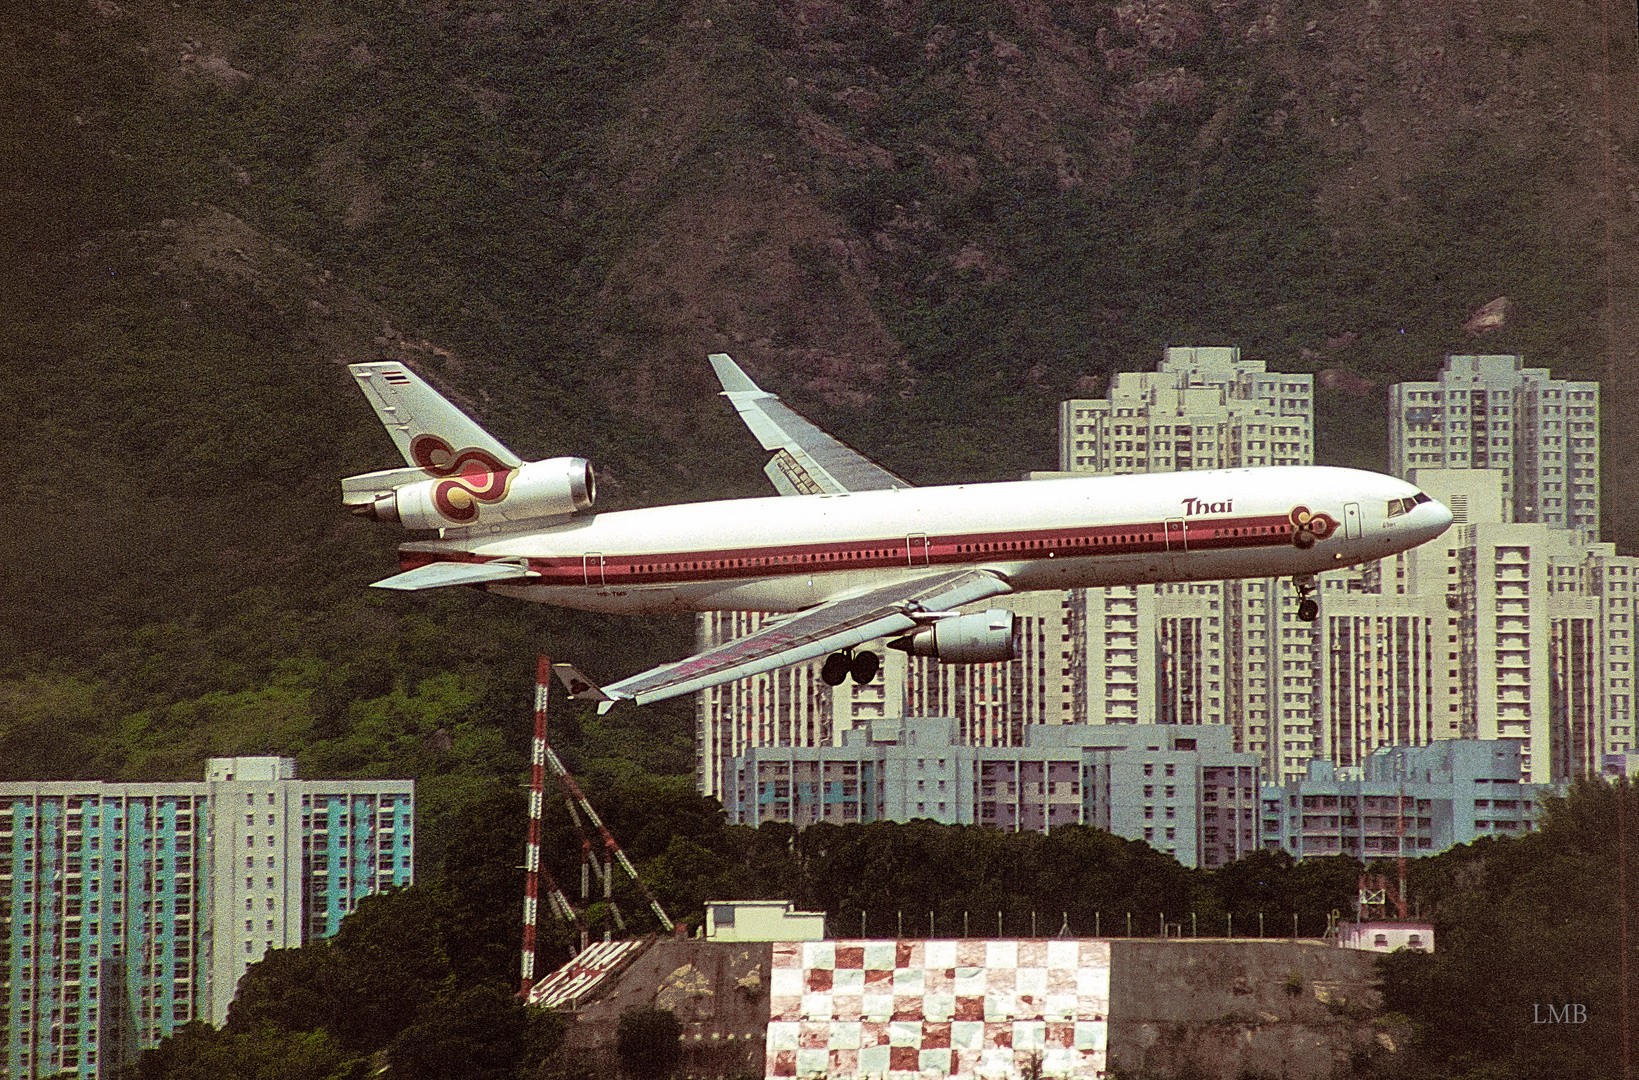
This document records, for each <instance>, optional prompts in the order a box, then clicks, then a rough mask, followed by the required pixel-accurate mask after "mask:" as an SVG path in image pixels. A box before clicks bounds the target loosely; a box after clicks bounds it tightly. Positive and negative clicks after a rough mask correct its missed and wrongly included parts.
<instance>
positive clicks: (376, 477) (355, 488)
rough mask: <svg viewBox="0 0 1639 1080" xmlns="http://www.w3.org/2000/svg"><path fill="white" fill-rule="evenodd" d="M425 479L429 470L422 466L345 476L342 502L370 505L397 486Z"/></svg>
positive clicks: (342, 487)
mask: <svg viewBox="0 0 1639 1080" xmlns="http://www.w3.org/2000/svg"><path fill="white" fill-rule="evenodd" d="M425 479H427V470H425V469H423V468H421V467H420V466H413V467H411V468H407V469H382V470H381V471H379V472H371V473H362V474H360V475H359V476H348V477H343V478H342V482H341V504H342V505H343V506H369V505H370V504H371V503H373V502H375V501H376V499H377V498H378V497H380V496H382V495H387V494H390V493H391V492H392V491H393V490H394V489H395V488H400V487H403V486H405V485H406V484H415V483H419V482H420V481H422V480H425Z"/></svg>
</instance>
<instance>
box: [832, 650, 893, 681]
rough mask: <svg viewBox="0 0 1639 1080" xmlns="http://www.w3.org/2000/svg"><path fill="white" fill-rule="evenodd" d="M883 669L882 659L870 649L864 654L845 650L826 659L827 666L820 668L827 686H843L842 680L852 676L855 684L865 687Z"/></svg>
mask: <svg viewBox="0 0 1639 1080" xmlns="http://www.w3.org/2000/svg"><path fill="white" fill-rule="evenodd" d="M881 667H882V658H881V657H880V656H878V655H877V654H876V653H874V652H871V651H870V650H868V649H867V650H865V651H862V652H854V650H852V649H844V650H843V651H841V652H834V653H832V654H831V655H830V656H827V657H826V658H825V666H824V667H822V668H820V679H821V681H823V682H824V683H825V685H826V686H841V685H842V680H844V679H846V678H847V677H848V676H849V675H852V676H853V677H854V682H856V683H858V684H859V685H860V686H864V685H865V684H866V683H868V682H870V681H871V680H872V679H874V678H876V673H877V671H878V670H880V669H881Z"/></svg>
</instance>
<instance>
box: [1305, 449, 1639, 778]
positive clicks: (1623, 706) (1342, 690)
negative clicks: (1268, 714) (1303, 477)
mask: <svg viewBox="0 0 1639 1080" xmlns="http://www.w3.org/2000/svg"><path fill="white" fill-rule="evenodd" d="M1410 479H1411V481H1412V482H1413V483H1415V484H1417V485H1418V487H1420V488H1422V489H1423V490H1424V491H1427V492H1428V493H1429V494H1430V495H1432V496H1433V497H1434V498H1436V499H1439V500H1440V501H1441V502H1444V503H1445V504H1446V505H1447V506H1450V507H1451V508H1452V514H1453V517H1454V519H1455V520H1454V522H1453V525H1452V528H1451V530H1450V531H1449V532H1447V533H1446V535H1445V536H1443V537H1441V538H1439V539H1438V540H1435V541H1433V542H1431V543H1428V544H1425V545H1423V546H1422V547H1419V548H1414V549H1412V550H1411V551H1407V552H1402V553H1401V554H1399V555H1397V556H1395V557H1394V558H1392V559H1384V560H1382V561H1381V562H1377V563H1373V564H1369V565H1367V566H1364V567H1357V568H1353V569H1350V570H1345V571H1339V572H1337V573H1335V574H1328V575H1327V579H1328V588H1327V590H1326V591H1325V593H1324V594H1323V595H1324V597H1325V599H1324V600H1323V601H1322V604H1321V617H1320V620H1319V622H1318V623H1317V624H1316V628H1317V631H1318V634H1317V638H1316V643H1315V655H1316V678H1315V680H1314V686H1315V703H1314V714H1315V732H1316V751H1317V752H1316V755H1315V756H1316V757H1318V758H1323V759H1325V760H1327V761H1330V762H1332V763H1333V764H1335V765H1338V766H1342V767H1352V766H1357V765H1360V764H1361V763H1363V762H1364V761H1365V760H1367V759H1368V758H1369V757H1370V756H1371V755H1372V754H1373V753H1374V752H1376V751H1378V750H1379V749H1381V748H1384V747H1392V746H1416V745H1422V744H1425V743H1430V742H1433V741H1436V740H1443V739H1456V738H1469V739H1475V738H1477V739H1485V740H1508V741H1512V742H1514V743H1517V744H1518V749H1519V759H1520V762H1521V768H1522V769H1523V770H1524V777H1525V779H1526V781H1527V782H1530V783H1548V782H1551V781H1558V780H1563V779H1568V778H1571V777H1576V776H1582V775H1589V774H1593V773H1596V772H1598V770H1599V768H1600V766H1601V762H1602V761H1603V759H1604V755H1607V754H1613V753H1622V752H1625V751H1627V750H1629V749H1631V748H1632V747H1633V746H1634V742H1633V685H1632V670H1631V669H1632V663H1633V607H1634V593H1633V589H1634V575H1635V574H1636V573H1639V560H1635V559H1633V558H1630V557H1624V556H1618V555H1617V554H1616V553H1615V549H1614V547H1613V546H1612V545H1609V544H1599V543H1593V542H1591V541H1589V540H1588V539H1587V538H1586V535H1585V534H1584V533H1582V532H1580V531H1577V530H1570V529H1561V528H1555V527H1552V526H1549V525H1544V524H1540V523H1523V522H1506V521H1503V520H1502V517H1503V512H1504V503H1503V499H1502V492H1503V485H1504V482H1505V479H1506V477H1505V474H1504V472H1503V471H1502V470H1496V469H1432V470H1428V469H1418V470H1413V472H1412V475H1411V477H1410Z"/></svg>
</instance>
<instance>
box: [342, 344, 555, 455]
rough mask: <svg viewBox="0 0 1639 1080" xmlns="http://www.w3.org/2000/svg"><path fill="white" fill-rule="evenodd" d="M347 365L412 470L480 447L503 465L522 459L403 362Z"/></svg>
mask: <svg viewBox="0 0 1639 1080" xmlns="http://www.w3.org/2000/svg"><path fill="white" fill-rule="evenodd" d="M347 370H348V371H351V372H352V373H353V378H354V379H357V380H358V384H359V389H361V390H363V391H364V396H365V397H366V398H367V399H369V402H370V407H371V408H373V409H375V411H376V416H377V417H379V418H380V420H381V423H382V425H383V426H384V427H386V429H387V434H388V435H390V436H392V439H393V443H394V444H395V445H396V446H397V447H398V452H399V453H400V454H403V455H404V461H405V464H407V465H410V466H412V467H413V469H414V470H418V471H419V470H424V469H428V468H434V469H443V468H445V467H446V466H448V465H449V464H450V463H451V462H453V461H454V460H455V459H456V458H457V457H458V456H459V455H461V454H462V453H463V452H465V451H469V450H477V451H482V452H483V453H486V454H488V455H489V456H490V457H492V458H493V459H494V460H495V462H496V463H497V464H499V465H500V466H503V467H506V468H511V469H515V468H517V467H518V466H520V465H522V464H523V461H522V459H520V458H519V457H518V455H517V454H514V453H513V452H512V451H511V450H508V449H507V448H506V447H505V446H503V445H502V444H501V442H500V440H498V439H496V438H495V436H493V435H491V434H490V433H489V432H487V431H485V430H484V429H483V428H481V427H479V426H478V425H477V424H476V423H475V422H473V420H472V418H471V417H469V416H467V414H466V413H463V412H462V411H461V410H460V409H457V408H456V407H455V406H454V405H451V404H450V403H449V402H448V401H446V400H445V399H444V397H443V396H442V395H441V394H439V392H438V391H436V390H434V389H433V388H432V387H430V386H428V385H427V384H426V383H425V382H423V381H422V379H421V377H420V376H419V375H417V374H416V373H415V372H413V371H411V370H410V369H409V368H408V367H406V366H405V365H403V364H401V363H399V362H397V361H395V360H378V361H374V362H372V363H368V364H349V365H348V366H347ZM422 475H425V474H422Z"/></svg>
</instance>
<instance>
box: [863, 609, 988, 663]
mask: <svg viewBox="0 0 1639 1080" xmlns="http://www.w3.org/2000/svg"><path fill="white" fill-rule="evenodd" d="M888 647H889V648H892V649H898V650H900V651H901V652H907V653H910V654H911V655H912V656H931V657H934V658H935V659H937V660H938V661H939V662H940V663H941V664H998V663H1001V662H1003V661H1006V660H1015V659H1017V658H1018V656H1019V625H1018V617H1017V616H1016V615H1014V614H1013V612H1011V611H1004V610H1003V609H1001V608H991V609H990V610H988V611H979V612H974V613H972V614H969V615H952V616H950V617H949V618H945V619H940V620H939V621H937V622H935V623H934V624H933V625H931V626H923V627H919V628H918V629H916V630H913V631H911V632H910V633H909V634H907V635H906V636H904V637H902V638H899V639H898V640H896V641H890V642H888Z"/></svg>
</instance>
